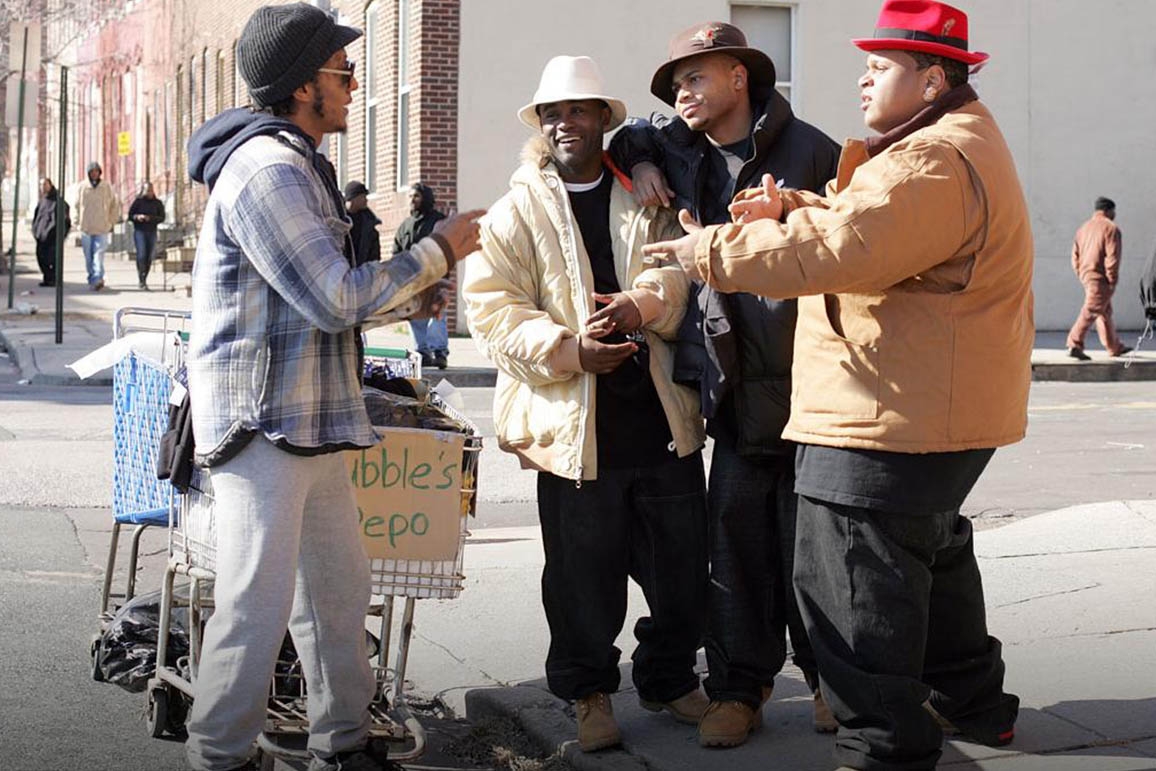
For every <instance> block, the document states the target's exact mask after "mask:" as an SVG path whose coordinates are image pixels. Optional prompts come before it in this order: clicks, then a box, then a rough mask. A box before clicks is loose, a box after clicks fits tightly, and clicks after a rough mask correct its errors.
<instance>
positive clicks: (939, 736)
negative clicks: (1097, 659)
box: [645, 0, 1034, 771]
mask: <svg viewBox="0 0 1156 771" xmlns="http://www.w3.org/2000/svg"><path fill="white" fill-rule="evenodd" d="M855 44H856V45H858V46H859V47H860V48H862V49H864V50H866V51H868V52H869V54H868V56H867V71H866V73H865V74H864V75H863V76H862V77H861V78H860V79H859V87H860V89H861V96H862V100H861V105H862V109H863V112H864V116H865V123H866V124H867V127H868V128H869V129H871V130H872V131H874V132H877V135H875V136H872V137H871V138H870V139H868V140H867V141H866V142H856V141H849V142H848V143H847V145H846V146H845V148H844V151H843V156H842V158H841V159H840V166H839V173H838V176H837V178H836V179H835V181H834V182H832V184H831V185H829V186H828V189H827V195H826V196H825V197H821V196H818V195H815V194H813V193H808V192H803V191H782V192H781V194H780V192H779V191H777V190H776V189H775V188H774V186H773V185H770V184H769V185H766V186H765V187H764V189H763V190H762V191H761V192H755V193H752V194H743V195H742V196H740V198H741V199H742V200H737V201H736V202H735V203H734V204H732V212H733V213H734V214H735V216H736V219H737V220H738V223H739V224H729V225H722V226H708V227H706V228H705V229H702V228H698V227H697V226H696V225H695V224H694V223H693V222H692V221H691V218H690V215H689V212H683V213H682V215H681V219H682V220H683V222H684V226H685V227H687V228H688V231H689V234H688V235H687V236H685V237H684V238H682V239H680V240H678V241H674V242H671V243H667V244H655V245H653V246H650V247H647V248H646V250H645V251H647V253H649V254H651V255H652V256H657V255H671V254H673V255H675V256H676V257H677V258H678V259H679V261H680V262H681V263H682V264H683V266H684V267H685V268H687V270H688V272H689V273H691V274H692V276H700V277H702V278H703V279H704V280H705V281H706V282H707V283H708V284H709V285H710V286H712V287H715V288H716V289H718V290H720V291H723V292H733V291H739V290H742V291H754V292H758V293H760V294H763V295H768V296H772V297H778V298H786V297H798V298H800V299H799V322H798V329H797V333H796V336H797V340H796V342H797V345H796V348H795V361H794V365H793V368H792V374H793V376H794V380H795V390H794V398H793V399H792V401H791V418H790V422H789V423H788V424H787V427H786V430H785V431H784V436H785V437H786V438H788V439H792V440H794V441H797V442H799V443H800V446H799V456H798V461H797V478H796V481H795V490H796V492H797V493H799V503H798V506H799V514H798V535H797V541H796V554H797V557H798V558H797V560H796V562H795V574H794V578H795V590H796V594H797V596H798V600H799V606H800V610H801V611H802V614H803V619H804V621H805V623H806V625H807V632H808V636H809V637H810V640H811V644H812V647H813V648H814V651H815V656H816V659H817V661H818V664H819V674H820V677H821V679H822V687H823V695H824V696H825V697H826V698H827V699H828V701H829V703H830V705H831V709H832V711H833V712H834V715H835V717H836V718H837V719H838V721H839V724H840V729H839V734H838V737H837V739H836V746H835V755H836V760H837V761H838V763H839V764H840V765H841V767H842V768H844V769H865V770H866V769H870V770H872V771H874V770H875V769H933V768H935V766H936V763H937V761H938V759H939V756H940V753H941V750H940V746H941V744H942V741H943V727H944V726H947V727H950V728H952V729H958V730H960V731H961V732H962V733H963V734H964V735H966V736H967V737H968V738H970V739H972V740H975V741H978V742H981V743H984V744H988V745H993V746H996V745H1003V744H1007V743H1008V742H1010V741H1011V740H1012V738H1013V737H1014V726H1015V720H1016V716H1017V712H1018V707H1019V699H1017V698H1016V697H1015V696H1014V695H1011V694H1008V693H1005V692H1004V690H1003V680H1004V662H1003V659H1002V656H1001V653H1000V643H999V640H997V639H996V638H994V637H992V636H990V635H989V634H988V631H987V622H986V613H985V609H984V598H983V587H982V583H981V580H980V574H979V568H978V566H977V564H976V559H975V554H974V551H973V547H972V530H971V524H970V522H968V520H967V519H966V518H964V517H962V516H960V506H961V504H962V502H963V500H964V499H965V498H966V496H967V494H968V493H969V492H970V490H971V488H972V486H973V485H974V483H975V481H976V480H977V479H978V478H979V475H980V474H981V473H982V472H983V469H984V468H985V467H986V465H987V463H988V461H989V460H990V459H991V456H992V454H993V453H994V452H995V448H996V447H1000V446H1003V445H1006V444H1010V443H1012V442H1016V441H1019V440H1020V439H1021V438H1023V435H1024V431H1025V428H1026V425H1027V397H1028V387H1029V384H1030V380H1031V349H1032V343H1033V337H1034V333H1033V328H1032V293H1031V279H1032V236H1031V227H1030V219H1029V216H1028V210H1027V205H1026V202H1025V201H1024V197H1023V193H1022V191H1021V188H1020V184H1019V180H1018V178H1017V175H1016V170H1015V163H1014V161H1013V159H1012V156H1011V153H1010V152H1009V150H1008V147H1007V144H1006V143H1005V142H1004V139H1003V136H1002V135H1001V134H1000V131H999V128H998V127H997V126H996V123H995V120H994V119H993V118H992V116H991V113H990V112H988V110H987V108H986V107H984V106H983V105H982V104H981V103H980V102H979V101H978V97H977V96H976V93H975V91H974V90H973V89H972V88H971V86H970V85H968V83H967V79H968V75H969V72H968V67H969V65H973V64H978V63H980V62H982V61H984V60H986V59H987V55H986V54H982V53H973V52H970V51H969V50H968V44H967V16H966V15H965V14H964V13H963V12H962V11H959V10H958V9H956V8H953V7H951V6H949V5H946V4H943V3H937V2H930V1H929V0H903V1H902V2H899V1H898V0H887V2H885V3H884V5H883V10H882V12H881V13H880V17H879V23H878V25H877V29H876V31H875V36H874V37H873V38H867V39H863V40H856V41H855ZM758 217H764V219H758V221H752V220H754V219H755V218H758ZM748 222H749V224H741V223H748ZM925 705H927V706H925ZM928 707H930V709H928ZM937 717H938V720H937Z"/></svg>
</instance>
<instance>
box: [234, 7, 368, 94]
mask: <svg viewBox="0 0 1156 771" xmlns="http://www.w3.org/2000/svg"><path fill="white" fill-rule="evenodd" d="M359 37H361V30H358V29H354V28H353V27H345V26H342V25H340V24H337V23H336V22H334V21H333V18H332V17H331V16H330V15H329V14H327V13H326V12H325V11H323V10H321V9H320V8H316V7H314V6H312V5H307V4H306V3H290V4H288V5H263V6H261V7H260V8H258V9H257V10H256V11H254V12H253V15H252V16H250V17H249V21H248V22H246V23H245V29H244V30H242V31H241V39H240V40H239V41H237V66H238V67H239V68H240V70H241V77H242V78H244V79H245V84H246V85H248V86H249V96H250V97H252V100H253V104H254V105H255V106H257V107H267V106H269V105H271V104H276V103H277V102H280V101H281V100H283V99H288V98H289V97H290V96H292V94H293V92H294V91H296V90H297V89H298V88H300V87H301V86H303V85H305V84H306V83H308V82H309V80H310V78H312V77H313V75H314V73H316V72H317V70H318V68H320V67H321V65H323V64H325V62H326V60H327V59H329V57H330V56H333V54H335V53H336V52H338V51H340V50H341V49H342V48H345V47H346V46H347V45H349V44H350V43H352V42H353V41H354V40H357V38H359Z"/></svg>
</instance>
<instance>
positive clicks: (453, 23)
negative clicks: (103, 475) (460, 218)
mask: <svg viewBox="0 0 1156 771" xmlns="http://www.w3.org/2000/svg"><path fill="white" fill-rule="evenodd" d="M47 2H48V3H49V5H50V6H54V5H55V6H57V7H59V6H60V5H62V4H66V3H68V2H69V0H47ZM267 2H269V0H128V2H123V0H122V1H121V2H110V3H108V4H106V6H104V7H103V9H102V11H103V12H102V15H101V16H100V18H99V19H97V20H96V21H95V23H93V22H87V23H86V22H83V21H79V20H76V19H66V18H61V19H60V20H59V21H57V22H55V23H52V24H50V25H49V29H48V31H47V38H48V47H49V50H50V51H52V52H54V54H55V56H56V61H57V62H58V63H59V64H62V65H66V66H68V67H69V68H70V73H69V86H70V88H69V111H70V115H69V121H68V123H69V126H70V130H71V137H70V139H69V143H68V147H67V152H66V164H67V167H68V169H69V170H70V171H69V174H68V179H67V180H65V182H66V183H67V184H75V183H76V182H77V181H78V180H81V179H82V178H83V174H84V168H85V166H86V165H87V163H88V162H89V160H92V159H98V160H100V161H101V164H102V166H103V167H104V169H105V176H106V178H107V179H108V180H109V181H110V182H111V183H112V184H113V185H114V187H115V188H116V189H117V191H118V193H119V194H120V196H121V197H122V199H124V200H125V202H126V204H125V205H126V208H127V202H128V201H129V200H131V197H132V195H133V193H134V191H135V190H136V189H137V188H138V187H139V185H140V183H141V182H143V181H145V180H151V181H152V182H153V183H154V185H155V187H156V190H157V194H158V195H159V196H160V197H162V198H163V199H165V201H166V204H167V206H168V208H169V210H170V212H171V213H170V215H169V219H170V221H171V222H173V224H174V225H175V226H176V228H177V229H178V230H179V231H180V234H181V235H184V236H188V237H192V236H194V235H195V233H196V231H197V228H198V227H199V224H200V220H201V216H202V213H203V210H204V204H205V200H206V198H207V191H206V190H205V189H204V187H203V186H200V185H195V184H193V183H192V182H191V181H190V180H189V179H188V174H187V171H186V170H187V158H186V150H185V148H186V144H187V142H188V138H189V136H190V134H191V133H192V132H193V131H194V130H195V129H196V128H197V126H199V125H200V124H201V123H203V122H204V121H205V120H206V119H207V118H210V117H212V116H213V115H215V114H217V113H218V112H220V111H222V110H224V109H227V108H230V107H234V106H241V105H245V104H247V103H248V92H247V90H246V88H245V86H244V83H243V81H242V80H241V78H240V76H239V73H238V72H237V66H236V45H237V39H238V37H239V36H240V33H241V29H242V28H243V26H244V24H245V21H246V20H247V19H248V18H249V16H250V15H251V14H252V12H253V11H254V10H255V9H256V8H257V7H258V6H260V5H262V4H265V3H267ZM315 4H316V5H319V6H322V7H323V8H325V9H326V10H328V11H329V12H331V13H332V14H333V15H334V16H335V17H336V18H337V19H338V21H339V22H340V23H343V24H348V25H350V26H354V27H357V28H359V29H362V30H364V32H365V35H364V36H363V37H362V38H361V39H359V40H358V41H356V42H355V43H354V44H353V45H352V46H350V48H349V49H348V51H349V56H350V58H351V59H353V60H355V61H356V62H357V80H358V82H359V83H360V88H359V89H358V90H357V91H356V92H355V93H354V95H353V97H354V99H353V104H352V105H350V115H349V130H348V132H347V133H346V134H344V135H334V136H331V137H329V139H328V140H327V142H328V147H326V148H324V149H325V151H326V152H327V154H328V155H329V157H330V159H331V160H332V161H333V163H334V165H335V166H336V168H337V172H338V177H339V182H340V183H341V184H343V185H344V183H345V182H347V181H348V180H351V179H359V180H362V181H363V182H365V184H366V186H367V187H369V189H370V191H371V192H370V206H371V207H372V208H373V209H374V211H376V212H377V214H378V216H379V217H381V219H382V221H383V224H382V226H381V234H382V241H383V249H385V250H386V251H387V252H388V249H389V247H390V244H391V241H392V238H393V232H394V230H395V229H396V228H397V226H398V225H399V224H400V223H401V220H402V219H404V218H405V217H406V216H408V214H409V194H408V187H409V185H410V184H412V183H414V182H418V181H421V182H425V183H426V184H428V185H431V186H432V187H433V188H434V189H435V190H436V191H437V195H438V205H439V208H441V209H443V210H445V209H448V208H454V207H456V205H457V148H458V138H457V132H458V93H457V81H458V45H459V37H460V24H459V14H460V0H371V1H370V2H365V0H334V2H328V3H326V2H316V3H315ZM60 16H61V17H63V16H64V14H60ZM86 24H87V27H86ZM49 70H50V72H49V84H48V88H49V90H50V92H51V93H59V70H58V69H56V68H51V67H50V68H49ZM56 109H58V108H57V107H55V106H53V105H52V104H51V103H50V104H49V114H48V115H47V116H46V118H47V120H48V121H50V125H53V126H55V125H56V122H57V121H58V118H57V117H56V116H57V115H58V113H57V112H56ZM126 132H127V134H128V142H129V146H128V147H122V148H118V137H121V136H122V135H124V134H125V133H126ZM45 149H46V152H45V153H44V157H45V160H46V161H47V167H48V168H50V169H55V168H56V164H57V160H56V159H57V158H59V144H58V141H57V138H56V136H55V134H54V133H53V135H52V136H50V137H48V138H47V144H46V148H45ZM118 150H128V152H127V154H121V153H120V152H118ZM450 320H451V324H452V323H453V322H454V321H455V320H456V319H455V314H452V313H451V314H450ZM451 328H452V327H451Z"/></svg>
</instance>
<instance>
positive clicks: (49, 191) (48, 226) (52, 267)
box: [32, 177, 72, 286]
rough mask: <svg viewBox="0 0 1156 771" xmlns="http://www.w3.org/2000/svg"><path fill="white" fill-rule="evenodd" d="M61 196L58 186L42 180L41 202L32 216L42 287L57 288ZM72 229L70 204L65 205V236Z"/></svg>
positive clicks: (46, 178)
mask: <svg viewBox="0 0 1156 771" xmlns="http://www.w3.org/2000/svg"><path fill="white" fill-rule="evenodd" d="M59 197H60V194H59V193H58V192H57V191H56V185H54V184H52V180H51V179H48V177H45V178H44V179H42V180H40V202H39V203H37V204H36V213H35V214H34V215H32V237H33V238H35V239H36V262H37V264H39V265H40V273H41V274H42V275H43V276H44V280H42V281H41V282H40V286H56V200H57V198H59ZM71 229H72V220H71V219H70V218H69V216H68V204H67V203H65V204H64V235H66V236H67V235H68V231H69V230H71Z"/></svg>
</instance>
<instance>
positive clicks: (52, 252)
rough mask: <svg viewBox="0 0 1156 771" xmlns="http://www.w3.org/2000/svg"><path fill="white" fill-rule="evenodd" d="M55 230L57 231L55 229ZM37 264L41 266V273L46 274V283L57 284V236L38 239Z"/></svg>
mask: <svg viewBox="0 0 1156 771" xmlns="http://www.w3.org/2000/svg"><path fill="white" fill-rule="evenodd" d="M54 232H55V231H54ZM36 264H37V265H39V266H40V273H41V274H42V275H43V276H44V283H45V284H48V285H49V286H55V285H56V237H55V235H54V236H53V237H52V238H50V239H47V240H44V241H41V240H39V239H37V241H36Z"/></svg>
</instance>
